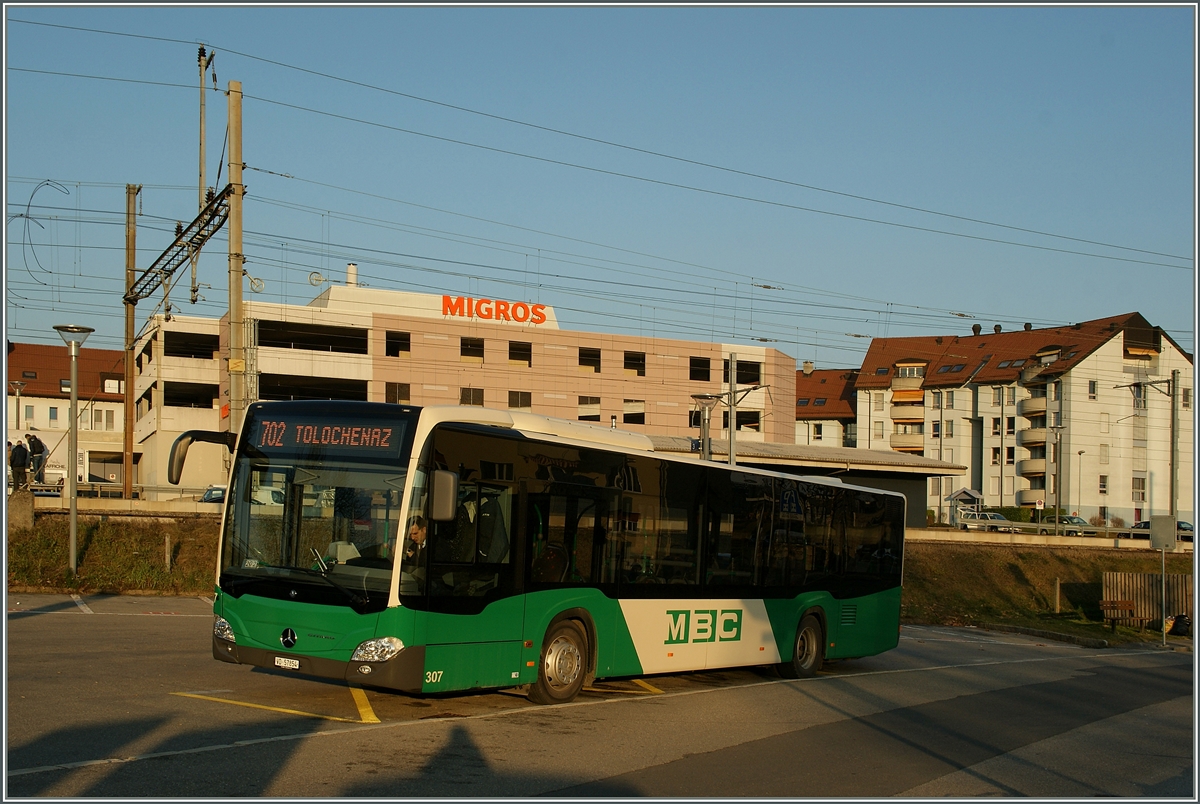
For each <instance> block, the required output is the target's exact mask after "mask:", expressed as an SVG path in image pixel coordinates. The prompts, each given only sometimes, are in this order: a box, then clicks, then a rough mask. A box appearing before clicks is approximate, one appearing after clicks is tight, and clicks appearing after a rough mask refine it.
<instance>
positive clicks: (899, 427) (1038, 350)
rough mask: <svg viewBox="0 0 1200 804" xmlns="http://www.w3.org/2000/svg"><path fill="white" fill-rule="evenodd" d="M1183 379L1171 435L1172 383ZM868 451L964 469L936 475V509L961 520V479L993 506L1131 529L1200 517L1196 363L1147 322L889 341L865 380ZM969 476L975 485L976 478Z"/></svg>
mask: <svg viewBox="0 0 1200 804" xmlns="http://www.w3.org/2000/svg"><path fill="white" fill-rule="evenodd" d="M1176 371H1177V372H1179V374H1178V377H1179V388H1178V389H1176V390H1177V393H1176V395H1175V399H1176V404H1177V406H1178V408H1177V411H1176V416H1175V421H1176V425H1175V428H1174V430H1172V425H1171V421H1172V415H1171V407H1170V406H1171V396H1169V391H1170V381H1171V378H1172V372H1176ZM854 390H855V396H856V398H855V407H856V421H857V425H858V432H857V436H858V438H857V445H858V447H859V448H860V449H869V450H893V451H898V452H905V453H911V454H918V455H923V456H925V457H928V458H934V459H938V460H941V461H945V462H947V463H957V464H964V465H966V466H967V467H968V469H969V471H968V474H967V476H966V477H965V478H939V477H931V478H930V479H929V489H928V491H929V494H928V502H927V504H928V508H929V509H932V510H933V511H935V512H936V516H937V518H938V520H939V521H950V520H951V519H952V513H953V511H952V509H953V506H952V504H951V503H949V502H947V500H946V497H947V496H948V495H949V494H951V493H952V492H954V491H955V490H957V489H958V488H959V487H960V484H962V485H965V486H966V487H968V488H970V489H973V490H975V491H977V492H979V493H980V494H982V496H983V502H984V504H985V505H987V506H997V507H1003V506H1024V507H1037V505H1038V503H1039V501H1040V502H1041V504H1042V505H1043V506H1044V507H1046V508H1052V507H1056V506H1057V507H1061V508H1063V509H1065V510H1067V511H1069V512H1078V514H1079V515H1080V516H1083V517H1084V518H1085V519H1095V520H1096V521H1097V522H1099V521H1104V522H1107V523H1109V524H1119V523H1120V522H1124V523H1125V524H1132V523H1133V522H1136V521H1142V520H1144V519H1146V518H1148V517H1149V516H1150V515H1152V514H1167V513H1169V512H1170V507H1171V505H1170V477H1171V445H1172V439H1173V438H1174V439H1175V440H1176V442H1177V448H1176V452H1177V455H1178V458H1177V461H1178V462H1177V466H1176V467H1175V470H1176V473H1177V486H1176V488H1177V501H1178V508H1177V512H1178V516H1179V518H1180V519H1183V520H1185V521H1192V517H1193V510H1194V498H1193V482H1192V479H1193V478H1194V473H1195V466H1194V444H1195V442H1194V431H1193V418H1194V413H1193V409H1192V405H1193V395H1194V374H1193V370H1192V355H1190V354H1188V353H1186V352H1184V351H1183V350H1182V349H1181V348H1180V347H1179V345H1178V344H1176V343H1175V342H1174V341H1173V340H1172V339H1171V337H1170V336H1169V335H1168V334H1167V333H1166V332H1164V331H1163V330H1162V329H1161V328H1159V327H1155V326H1153V325H1152V324H1150V323H1149V322H1148V321H1147V320H1146V319H1145V318H1144V317H1142V316H1141V315H1140V314H1138V313H1127V314H1125V315H1119V316H1112V317H1109V318H1102V319H1097V320H1094V321H1085V322H1082V323H1079V324H1075V325H1073V326H1068V327H1052V328H1046V329H1034V328H1033V327H1031V326H1030V325H1028V324H1027V325H1025V327H1024V329H1022V330H1019V331H1015V332H1003V331H1002V330H1001V328H1000V327H999V326H997V327H995V328H994V329H993V331H992V332H990V333H984V332H983V331H982V327H980V326H979V325H975V327H974V328H973V332H972V334H971V335H969V336H956V335H941V336H935V337H915V338H877V339H875V340H873V341H872V343H871V347H870V349H869V350H868V352H867V355H866V358H865V359H864V360H863V364H862V367H861V369H860V370H859V371H858V373H857V375H856V377H855V379H854ZM964 480H965V481H967V482H966V483H965V484H964V482H963V481H964Z"/></svg>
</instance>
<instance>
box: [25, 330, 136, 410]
mask: <svg viewBox="0 0 1200 804" xmlns="http://www.w3.org/2000/svg"><path fill="white" fill-rule="evenodd" d="M78 360H79V364H78V366H77V367H76V368H77V371H78V372H79V393H78V396H79V400H80V401H81V402H83V401H86V400H89V399H98V400H101V401H104V402H121V401H123V400H124V399H125V397H124V395H123V394H106V393H103V390H104V384H103V383H102V382H101V380H100V378H101V375H108V376H113V377H116V378H118V379H121V380H123V379H124V374H125V353H124V352H121V351H117V350H114V349H89V348H88V346H87V344H84V346H83V347H82V348H81V349H80V350H79V358H78ZM30 374H33V375H36V376H32V377H31V376H29V375H30ZM69 379H71V353H70V352H68V351H67V346H66V344H63V345H62V346H48V345H43V344H36V343H13V342H12V341H9V342H8V380H9V382H12V381H20V382H23V383H25V387H24V388H22V389H21V396H31V397H43V398H47V397H48V398H51V399H70V398H71V393H70V391H67V392H65V393H64V392H63V391H62V389H61V387H60V384H59V383H60V381H61V380H69ZM6 393H8V394H9V395H12V394H13V389H12V387H11V386H9V387H8V390H7V392H6Z"/></svg>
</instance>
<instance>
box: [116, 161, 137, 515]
mask: <svg viewBox="0 0 1200 804" xmlns="http://www.w3.org/2000/svg"><path fill="white" fill-rule="evenodd" d="M141 189H142V186H141V185H140V184H126V185H125V294H126V295H125V447H124V449H123V450H122V462H121V475H122V480H121V497H122V499H126V500H130V499H133V418H134V416H133V414H134V405H135V403H136V400H135V399H134V396H133V392H134V388H133V343H134V340H135V337H136V333H135V328H134V316H133V313H134V308H135V307H136V305H137V299H136V298H133V297H132V296H131V292H132V290H133V284H134V282H136V281H137V275H136V274H137V214H136V213H137V195H138V193H139V192H141Z"/></svg>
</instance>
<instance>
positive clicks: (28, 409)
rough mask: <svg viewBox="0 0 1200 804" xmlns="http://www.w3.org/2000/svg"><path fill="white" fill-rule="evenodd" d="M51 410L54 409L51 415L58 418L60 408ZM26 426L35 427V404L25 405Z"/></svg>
mask: <svg viewBox="0 0 1200 804" xmlns="http://www.w3.org/2000/svg"><path fill="white" fill-rule="evenodd" d="M50 410H51V411H53V413H52V414H51V415H52V416H53V417H54V418H55V419H57V418H58V408H50ZM25 426H26V427H33V405H26V406H25ZM50 426H51V427H54V426H56V425H50Z"/></svg>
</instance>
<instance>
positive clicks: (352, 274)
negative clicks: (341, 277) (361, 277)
mask: <svg viewBox="0 0 1200 804" xmlns="http://www.w3.org/2000/svg"><path fill="white" fill-rule="evenodd" d="M346 287H348V288H356V287H358V263H354V262H348V263H346Z"/></svg>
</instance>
